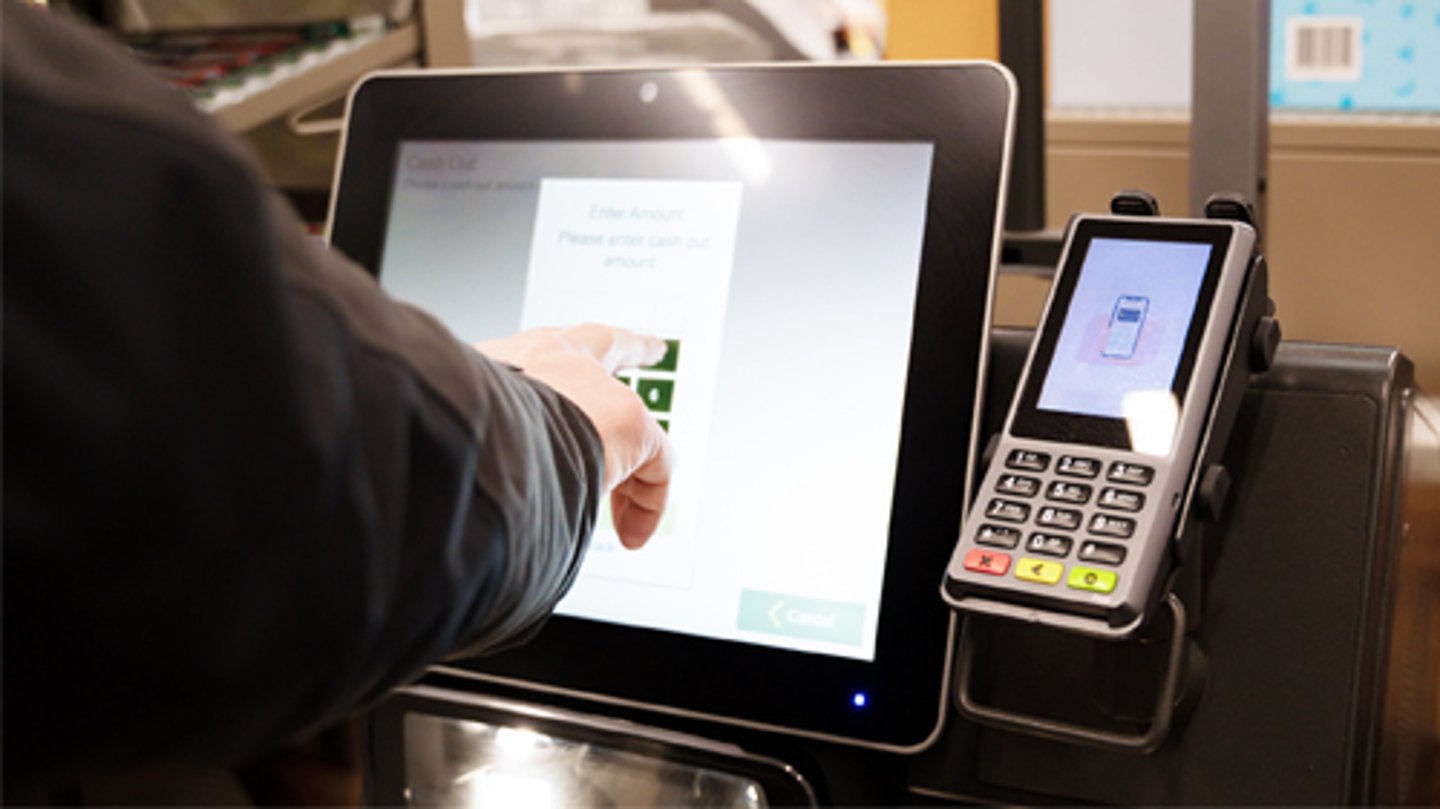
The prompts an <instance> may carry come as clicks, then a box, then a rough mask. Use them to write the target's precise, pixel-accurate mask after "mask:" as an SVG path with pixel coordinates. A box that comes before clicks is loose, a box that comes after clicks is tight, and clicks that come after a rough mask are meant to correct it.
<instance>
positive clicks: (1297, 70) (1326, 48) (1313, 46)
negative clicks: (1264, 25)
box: [1285, 17, 1365, 81]
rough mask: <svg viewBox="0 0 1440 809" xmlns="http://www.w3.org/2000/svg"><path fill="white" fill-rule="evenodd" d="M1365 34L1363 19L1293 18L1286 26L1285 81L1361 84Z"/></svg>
mask: <svg viewBox="0 0 1440 809" xmlns="http://www.w3.org/2000/svg"><path fill="white" fill-rule="evenodd" d="M1364 31H1365V21H1364V20H1363V19H1362V18H1360V17H1291V18H1290V19H1289V20H1288V21H1287V22H1286V26H1285V78H1286V79H1289V80H1291V81H1359V80H1360V76H1361V73H1362V72H1363V68H1364V53H1363V51H1362V48H1361V42H1360V38H1361V35H1362V34H1363V33H1364Z"/></svg>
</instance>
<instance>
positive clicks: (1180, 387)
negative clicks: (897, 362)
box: [1010, 219, 1233, 450]
mask: <svg viewBox="0 0 1440 809" xmlns="http://www.w3.org/2000/svg"><path fill="white" fill-rule="evenodd" d="M1075 227H1076V230H1075V233H1074V234H1073V237H1072V239H1071V242H1070V247H1069V250H1067V251H1066V254H1065V258H1064V261H1063V264H1062V267H1061V271H1060V272H1059V273H1058V276H1057V280H1056V286H1055V290H1054V292H1053V293H1052V295H1051V299H1050V308H1049V309H1048V310H1047V311H1046V314H1045V318H1044V326H1043V327H1042V329H1041V331H1040V334H1039V336H1038V338H1037V341H1036V345H1035V353H1034V356H1033V357H1032V358H1031V361H1030V365H1029V371H1028V374H1027V376H1026V379H1025V381H1024V387H1023V388H1022V389H1021V394H1020V399H1019V401H1018V402H1017V404H1016V408H1015V414H1014V418H1013V420H1012V422H1011V425H1010V432H1011V434H1013V435H1016V436H1019V437H1022V438H1036V439H1042V440H1049V441H1058V442H1061V443H1068V444H1087V445H1090V446H1096V447H1109V448H1112V449H1120V450H1133V449H1134V447H1133V445H1132V444H1131V440H1130V431H1129V429H1128V428H1127V427H1126V424H1125V420H1124V419H1121V418H1114V417H1109V416H1098V415H1093V414H1087V413H1071V412H1066V411H1060V410H1046V409H1042V408H1041V407H1040V406H1039V400H1040V393H1041V391H1042V389H1043V388H1044V386H1045V380H1046V378H1047V377H1048V376H1049V374H1050V364H1051V362H1052V361H1053V360H1054V357H1055V346H1056V345H1057V344H1058V342H1059V340H1060V332H1061V329H1062V328H1063V327H1064V325H1065V321H1066V319H1067V317H1068V315H1069V313H1070V301H1071V299H1072V298H1073V297H1074V294H1075V289H1076V287H1077V286H1078V285H1079V283H1080V277H1081V275H1082V274H1084V273H1085V272H1087V270H1086V268H1085V262H1086V259H1087V258H1088V256H1089V253H1090V245H1091V244H1092V242H1093V241H1094V240H1095V239H1117V240H1128V241H1140V242H1156V243H1171V244H1208V245H1210V248H1211V249H1210V257H1209V260H1208V262H1207V263H1206V266H1205V275H1204V278H1203V279H1202V281H1201V283H1200V290H1199V293H1198V295H1197V296H1196V299H1195V307H1194V309H1193V311H1192V312H1191V316H1190V325H1189V328H1188V330H1187V332H1186V335H1185V343H1184V348H1183V350H1182V351H1181V354H1180V360H1179V362H1178V363H1177V365H1176V368H1175V376H1174V379H1173V380H1172V382H1171V386H1170V392H1171V393H1172V394H1173V395H1174V397H1175V401H1176V403H1177V404H1178V405H1179V406H1180V407H1181V408H1183V407H1184V404H1185V394H1186V392H1187V391H1188V390H1189V388H1190V380H1191V377H1192V376H1193V375H1194V371H1195V359H1196V356H1197V355H1198V354H1199V351H1200V341H1201V338H1203V337H1204V335H1205V327H1206V324H1207V323H1209V320H1210V309H1211V307H1212V306H1213V305H1214V302H1215V292H1216V289H1217V288H1218V287H1219V284H1220V273H1221V271H1222V270H1223V269H1224V268H1225V259H1226V257H1227V255H1228V254H1229V249H1230V241H1231V238H1232V235H1233V231H1231V230H1230V229H1229V228H1224V227H1214V226H1207V225H1204V224H1198V223H1197V224H1176V223H1174V222H1164V223H1158V222H1145V221H1136V220H1115V219H1082V220H1080V221H1079V222H1078V223H1077V224H1076V225H1075ZM1088 272H1095V270H1093V269H1092V270H1088ZM1062 315H1063V316H1062ZM1182 417H1183V411H1182Z"/></svg>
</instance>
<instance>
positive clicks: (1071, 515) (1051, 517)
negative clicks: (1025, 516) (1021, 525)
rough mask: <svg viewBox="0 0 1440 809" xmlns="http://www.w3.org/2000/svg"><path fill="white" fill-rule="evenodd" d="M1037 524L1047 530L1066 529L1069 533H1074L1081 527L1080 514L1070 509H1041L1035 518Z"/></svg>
mask: <svg viewBox="0 0 1440 809" xmlns="http://www.w3.org/2000/svg"><path fill="white" fill-rule="evenodd" d="M1035 522H1036V524H1038V525H1041V526H1044V527H1046V528H1064V529H1065V530H1067V531H1074V530H1075V529H1076V528H1079V527H1080V512H1078V511H1074V510H1072V509H1068V508H1055V507H1054V506H1046V507H1044V508H1042V509H1040V513H1039V514H1038V515H1036V517H1035Z"/></svg>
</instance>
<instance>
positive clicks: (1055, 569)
mask: <svg viewBox="0 0 1440 809" xmlns="http://www.w3.org/2000/svg"><path fill="white" fill-rule="evenodd" d="M1064 572H1065V566H1064V565H1062V564H1060V563H1059V562H1046V561H1045V560H1043V559H1030V558H1028V557H1027V558H1025V559H1021V560H1020V562H1019V563H1018V564H1016V565H1015V577H1016V578H1018V579H1024V580H1025V581H1033V582H1036V583H1037V584H1058V583H1059V582H1060V574H1062V573H1064Z"/></svg>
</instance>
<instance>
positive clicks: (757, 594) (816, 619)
mask: <svg viewBox="0 0 1440 809" xmlns="http://www.w3.org/2000/svg"><path fill="white" fill-rule="evenodd" d="M736 625H737V627H738V628H740V629H744V630H747V631H751V632H763V633H765V634H767V635H783V636H785V637H788V638H805V639H807V640H818V641H826V642H828V643H839V644H843V645H846V646H859V645H860V641H861V638H862V636H863V630H864V626H865V607H864V606H863V605H860V604H851V603H847V602H844V601H825V600H822V599H818V598H804V597H801V596H793V595H787V594H785V593H771V592H766V591H764V590H741V591H740V615H739V620H738V621H737V622H736Z"/></svg>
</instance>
